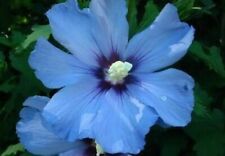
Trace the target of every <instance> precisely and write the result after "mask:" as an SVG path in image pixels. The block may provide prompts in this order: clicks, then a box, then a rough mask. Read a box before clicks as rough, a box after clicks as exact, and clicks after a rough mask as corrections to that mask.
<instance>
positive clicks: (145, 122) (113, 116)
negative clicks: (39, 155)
mask: <svg viewBox="0 0 225 156" xmlns="http://www.w3.org/2000/svg"><path fill="white" fill-rule="evenodd" d="M93 84H96V83H95V82H89V83H85V82H83V83H81V82H80V83H79V84H76V85H74V86H70V87H66V88H64V89H62V90H61V91H59V92H58V93H57V94H56V95H54V96H53V98H52V99H51V100H50V102H49V104H48V105H47V106H46V107H45V109H44V113H43V117H44V119H45V120H46V123H47V124H50V125H51V127H50V128H51V129H52V130H53V131H54V132H55V133H56V134H57V135H59V136H61V137H63V138H66V139H67V140H70V141H74V140H75V139H77V138H79V139H82V138H87V137H89V138H94V139H95V140H96V141H97V143H99V144H100V145H101V146H102V147H103V150H104V151H106V152H108V153H139V152H140V150H141V149H142V148H143V146H144V138H145V135H146V134H147V133H148V131H149V128H150V127H151V126H152V125H153V124H154V123H155V122H156V120H157V117H158V116H157V115H156V114H155V113H154V111H153V110H152V109H151V108H148V107H146V106H144V105H143V104H142V103H140V102H139V101H138V100H137V99H135V98H132V97H129V96H128V95H124V96H120V95H119V94H118V93H116V92H115V91H114V90H110V91H108V92H107V93H105V92H103V93H102V92H98V91H99V90H98V88H96V86H95V85H93Z"/></svg>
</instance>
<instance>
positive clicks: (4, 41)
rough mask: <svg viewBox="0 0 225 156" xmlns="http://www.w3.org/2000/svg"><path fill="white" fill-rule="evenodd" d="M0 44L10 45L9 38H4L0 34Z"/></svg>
mask: <svg viewBox="0 0 225 156" xmlns="http://www.w3.org/2000/svg"><path fill="white" fill-rule="evenodd" d="M1 44H2V45H4V46H8V47H10V46H11V43H10V41H9V39H8V38H6V37H2V36H0V45H1Z"/></svg>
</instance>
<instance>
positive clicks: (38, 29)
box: [22, 25, 51, 49]
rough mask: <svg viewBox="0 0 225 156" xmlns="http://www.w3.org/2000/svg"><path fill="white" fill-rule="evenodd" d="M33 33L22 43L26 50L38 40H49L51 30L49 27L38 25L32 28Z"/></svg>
mask: <svg viewBox="0 0 225 156" xmlns="http://www.w3.org/2000/svg"><path fill="white" fill-rule="evenodd" d="M32 31H33V32H32V33H31V34H30V35H28V36H27V38H26V40H25V41H24V42H23V43H22V48H23V49H26V48H27V47H28V46H29V45H30V44H31V43H33V42H35V41H36V40H37V39H38V38H40V37H44V38H49V36H50V35H51V29H50V27H49V25H36V26H33V28H32Z"/></svg>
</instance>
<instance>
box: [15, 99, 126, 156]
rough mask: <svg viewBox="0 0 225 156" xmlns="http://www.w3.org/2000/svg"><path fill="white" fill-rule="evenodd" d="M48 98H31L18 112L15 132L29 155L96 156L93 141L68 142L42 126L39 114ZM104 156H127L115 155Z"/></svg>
mask: <svg viewBox="0 0 225 156" xmlns="http://www.w3.org/2000/svg"><path fill="white" fill-rule="evenodd" d="M48 101H49V98H47V97H43V96H33V97H29V98H27V100H26V101H25V102H24V104H23V105H24V108H23V109H22V110H21V112H20V117H21V119H20V121H19V122H18V123H17V126H16V131H17V135H18V137H19V139H20V142H21V143H22V144H23V145H24V147H25V148H26V149H27V150H28V151H29V152H31V153H33V154H36V155H59V156H96V152H97V151H96V149H95V146H94V143H93V141H91V140H85V141H84V140H83V141H75V142H68V141H66V140H63V139H61V138H59V137H58V136H56V135H55V134H54V133H52V132H50V131H49V130H48V129H47V128H46V127H45V126H44V125H43V124H42V119H41V112H42V110H43V108H44V107H45V106H46V104H47V103H48ZM105 155H106V156H128V155H127V154H116V155H110V154H105Z"/></svg>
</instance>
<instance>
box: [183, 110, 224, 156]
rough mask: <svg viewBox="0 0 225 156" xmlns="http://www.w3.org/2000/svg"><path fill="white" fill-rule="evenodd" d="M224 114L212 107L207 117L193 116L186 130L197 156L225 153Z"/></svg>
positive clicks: (216, 155) (221, 155) (221, 154)
mask: <svg viewBox="0 0 225 156" xmlns="http://www.w3.org/2000/svg"><path fill="white" fill-rule="evenodd" d="M224 123H225V115H224V113H223V112H222V111H220V110H218V109H214V111H212V112H211V114H210V116H209V117H208V118H201V117H196V116H194V117H193V120H192V123H191V124H190V125H189V126H188V127H187V128H186V132H187V133H188V134H189V135H190V136H191V138H192V139H193V140H194V141H195V145H194V150H195V151H196V153H197V156H224V154H225V148H224V147H225V136H224V134H225V128H224V127H225V125H224Z"/></svg>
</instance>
